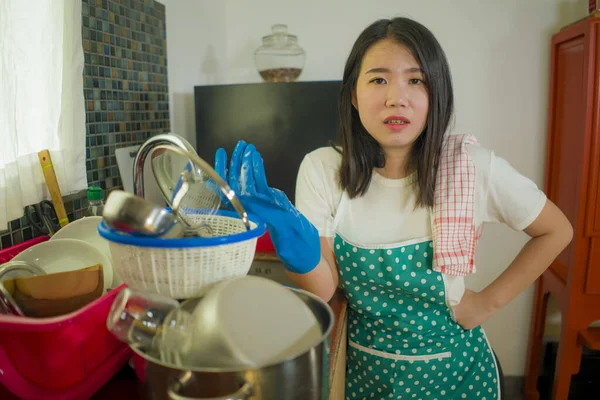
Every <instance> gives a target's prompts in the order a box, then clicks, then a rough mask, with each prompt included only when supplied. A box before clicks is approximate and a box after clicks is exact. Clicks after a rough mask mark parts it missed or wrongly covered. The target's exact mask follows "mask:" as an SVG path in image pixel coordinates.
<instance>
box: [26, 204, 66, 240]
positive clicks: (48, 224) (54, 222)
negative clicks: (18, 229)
mask: <svg viewBox="0 0 600 400" xmlns="http://www.w3.org/2000/svg"><path fill="white" fill-rule="evenodd" d="M25 215H26V216H27V219H28V220H29V223H30V224H31V226H32V227H33V230H34V231H35V232H36V233H38V234H40V235H48V236H50V237H52V235H54V234H55V233H56V232H58V230H59V229H60V224H59V223H58V216H57V215H56V211H55V210H54V205H52V203H51V202H50V201H48V200H42V201H40V202H39V203H37V204H33V205H30V206H26V207H25Z"/></svg>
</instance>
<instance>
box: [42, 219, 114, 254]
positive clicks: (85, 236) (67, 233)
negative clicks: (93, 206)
mask: <svg viewBox="0 0 600 400" xmlns="http://www.w3.org/2000/svg"><path fill="white" fill-rule="evenodd" d="M101 221H102V217H83V218H80V219H77V220H75V221H73V222H70V223H69V224H68V225H66V226H64V227H62V228H60V229H59V230H58V232H56V233H55V234H54V235H53V236H52V237H51V238H50V240H56V239H77V240H83V241H84V242H87V243H89V244H91V245H92V246H94V247H95V248H97V249H98V250H100V251H101V252H102V253H104V255H105V256H106V257H108V258H109V259H111V256H110V248H109V247H108V240H106V239H104V238H103V237H102V236H100V235H99V234H98V225H100V222H101Z"/></svg>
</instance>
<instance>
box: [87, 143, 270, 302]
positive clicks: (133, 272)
mask: <svg viewBox="0 0 600 400" xmlns="http://www.w3.org/2000/svg"><path fill="white" fill-rule="evenodd" d="M178 138H179V141H178V142H179V143H180V145H178V146H175V145H173V144H168V143H167V144H165V143H164V142H170V143H172V142H173V139H170V140H167V138H166V137H165V135H158V136H155V137H153V138H150V139H149V140H148V141H146V143H144V144H143V145H142V146H141V147H140V150H138V154H137V155H136V160H135V162H134V164H135V165H136V166H138V168H137V169H135V168H134V181H135V182H136V184H135V186H136V188H138V187H139V189H140V190H137V191H136V194H137V195H138V196H139V197H143V190H142V189H141V188H142V187H143V185H141V182H142V179H141V176H142V175H141V174H140V173H139V172H140V171H142V170H143V166H144V163H145V160H146V157H147V156H149V157H150V159H151V160H153V164H152V169H153V172H154V175H155V178H156V179H157V183H158V185H159V188H160V189H161V192H162V193H163V197H164V199H165V201H166V203H167V204H168V205H169V208H170V209H171V210H172V213H173V214H175V215H176V216H177V221H178V222H179V223H180V224H182V225H183V227H184V230H185V233H186V237H183V238H166V237H155V236H152V235H150V236H148V235H147V232H145V231H144V230H143V229H142V231H143V232H138V231H136V232H137V234H129V233H127V232H125V231H123V230H120V229H118V228H119V224H116V225H115V224H111V225H110V226H107V225H106V224H105V223H104V222H102V223H101V224H100V226H99V227H98V232H99V233H100V235H101V236H103V237H104V238H105V239H107V240H108V241H109V247H110V252H111V255H112V259H113V269H114V272H115V273H116V274H117V276H118V277H119V278H120V279H121V280H122V281H123V282H124V283H125V284H127V286H129V287H130V288H132V289H137V290H140V291H145V292H153V293H158V294H161V295H166V296H169V297H172V298H175V299H188V298H192V297H198V296H200V295H202V294H203V292H204V291H205V290H206V289H207V288H208V287H209V286H211V285H212V284H214V283H216V282H219V281H222V280H225V279H229V278H235V277H239V276H244V275H246V274H247V273H248V270H249V269H250V266H251V264H252V261H253V258H254V252H255V250H256V241H257V239H258V238H259V237H260V236H262V235H263V234H264V233H265V231H266V226H265V224H264V223H263V222H259V220H257V219H254V220H251V219H250V217H249V216H248V214H247V213H246V211H245V210H244V207H243V205H242V203H241V202H240V201H239V199H238V198H237V196H236V194H235V192H234V191H233V190H232V189H231V187H229V185H228V184H227V182H225V181H224V180H223V178H222V177H221V176H219V174H217V172H216V171H215V170H214V169H213V168H212V166H211V165H210V164H208V163H207V162H206V161H204V160H203V159H201V158H200V157H199V156H198V155H197V154H196V153H195V152H194V151H193V150H191V146H189V144H188V145H185V144H186V143H187V142H185V140H184V139H182V138H180V137H178ZM181 143H183V144H184V146H183V148H182V146H181ZM184 148H185V149H184ZM155 161H156V162H155ZM167 161H168V162H167ZM166 166H171V167H172V169H174V170H178V169H179V168H183V171H182V172H181V174H180V175H179V178H178V179H176V180H171V179H170V178H169V175H168V174H166V173H165V172H166V171H167V169H166ZM136 177H137V178H138V179H139V181H136V180H135V178H136ZM137 192H139V193H137ZM231 207H232V208H233V209H234V210H235V211H224V209H227V208H231ZM116 214H117V215H119V213H116ZM141 219H142V221H141V225H142V226H145V225H144V224H145V223H147V222H148V221H147V220H146V219H144V216H143V215H142V217H141ZM138 222H140V221H138Z"/></svg>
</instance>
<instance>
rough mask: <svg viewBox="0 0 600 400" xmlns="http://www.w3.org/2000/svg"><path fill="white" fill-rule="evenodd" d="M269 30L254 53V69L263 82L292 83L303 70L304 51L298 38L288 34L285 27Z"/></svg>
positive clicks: (274, 26)
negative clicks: (268, 33) (269, 33)
mask: <svg viewBox="0 0 600 400" xmlns="http://www.w3.org/2000/svg"><path fill="white" fill-rule="evenodd" d="M271 30H272V34H271V35H267V36H263V39H262V45H261V46H260V47H259V48H258V49H256V52H255V53H254V62H255V64H256V69H257V70H258V73H259V74H260V76H261V77H262V78H263V80H264V81H265V82H293V81H295V80H296V79H298V77H299V76H300V74H301V73H302V69H303V68H304V60H305V53H304V50H303V49H302V47H300V46H299V45H298V38H297V37H296V36H295V35H290V34H288V32H287V25H283V24H276V25H273V26H272V27H271Z"/></svg>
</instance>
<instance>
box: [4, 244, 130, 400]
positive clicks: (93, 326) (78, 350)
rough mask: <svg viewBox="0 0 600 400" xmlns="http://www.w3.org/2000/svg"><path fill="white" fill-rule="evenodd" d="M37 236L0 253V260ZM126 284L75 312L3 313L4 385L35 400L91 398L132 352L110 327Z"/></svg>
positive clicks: (8, 257) (18, 250)
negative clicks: (110, 314) (45, 315)
mask: <svg viewBox="0 0 600 400" xmlns="http://www.w3.org/2000/svg"><path fill="white" fill-rule="evenodd" d="M44 240H47V237H46V238H45V239H44V237H41V238H36V239H33V240H29V241H27V242H24V243H21V244H19V245H17V246H13V247H11V248H8V249H6V250H3V251H0V260H2V262H7V261H9V260H10V259H11V258H12V257H14V256H15V255H16V254H18V253H19V252H20V251H23V250H25V249H27V248H29V247H31V246H33V245H34V244H37V243H40V242H42V241H44ZM124 287H125V285H121V286H119V287H118V288H115V289H112V290H111V291H109V292H108V293H106V294H104V295H103V296H102V297H100V298H98V299H96V300H95V301H93V302H92V303H90V304H88V305H86V306H85V307H83V308H81V309H79V310H77V311H75V312H72V313H70V314H66V315H61V316H58V317H51V318H29V317H20V316H12V315H4V314H0V371H1V373H0V384H2V385H4V387H5V388H6V389H7V390H8V391H9V392H11V393H13V394H14V395H15V396H17V397H19V398H21V399H26V400H28V399H31V400H39V399H44V400H55V399H56V400H58V399H61V400H71V399H73V400H75V399H88V398H90V397H91V396H92V395H93V394H94V393H95V392H96V391H97V390H98V389H100V388H101V387H102V386H104V385H105V384H106V382H108V381H109V380H110V379H111V378H112V377H113V375H114V374H115V373H116V372H117V371H118V370H119V369H121V368H122V367H123V365H125V363H126V362H127V360H129V358H130V357H131V355H132V351H131V349H130V348H129V346H128V345H127V344H125V343H122V342H120V341H119V340H118V339H117V338H115V337H114V336H113V335H112V334H111V333H110V332H109V331H108V330H107V329H106V318H107V316H108V311H109V310H110V307H111V305H112V302H113V300H114V298H115V296H116V295H117V294H118V292H119V291H121V290H122V289H123V288H124Z"/></svg>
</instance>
